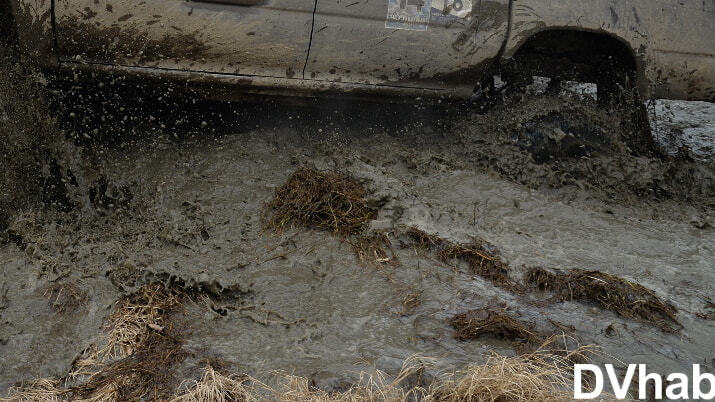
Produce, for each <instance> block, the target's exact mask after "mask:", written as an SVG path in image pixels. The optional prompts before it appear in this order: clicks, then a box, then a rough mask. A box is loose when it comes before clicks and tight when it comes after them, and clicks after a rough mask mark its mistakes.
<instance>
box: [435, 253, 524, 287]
mask: <svg viewBox="0 0 715 402" xmlns="http://www.w3.org/2000/svg"><path fill="white" fill-rule="evenodd" d="M439 255H440V257H441V258H442V259H443V260H445V261H446V260H450V259H458V260H462V261H464V262H466V263H467V264H469V266H470V267H471V268H472V270H473V271H474V272H475V273H476V274H478V275H479V276H481V277H483V278H485V279H487V280H488V281H490V282H492V283H493V284H495V285H496V286H498V287H500V288H503V289H506V290H509V291H511V292H515V293H521V292H523V287H522V286H521V285H520V284H518V283H516V282H514V281H512V280H511V278H509V265H507V264H506V263H505V262H504V261H502V259H501V258H500V257H499V256H498V255H496V254H495V253H492V252H489V251H487V250H486V249H485V247H484V245H483V244H476V243H475V244H455V245H451V246H449V247H447V248H445V249H443V250H442V251H441V252H440V254H439Z"/></svg>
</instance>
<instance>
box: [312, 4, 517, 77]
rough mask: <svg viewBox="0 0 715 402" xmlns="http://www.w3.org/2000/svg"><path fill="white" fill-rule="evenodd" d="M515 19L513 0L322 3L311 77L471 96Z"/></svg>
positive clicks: (317, 20) (314, 42)
mask: <svg viewBox="0 0 715 402" xmlns="http://www.w3.org/2000/svg"><path fill="white" fill-rule="evenodd" d="M507 17H508V0H497V1H487V0H372V1H371V0H318V6H317V11H316V17H315V29H314V32H313V43H312V45H311V52H310V57H309V60H308V65H307V67H306V78H311V79H315V80H324V81H337V82H351V83H368V84H379V85H392V86H406V87H420V88H443V87H445V86H450V87H452V86H454V85H459V86H464V89H467V90H471V88H473V87H474V84H475V83H476V82H478V81H479V79H480V77H481V76H482V74H483V70H484V67H485V66H486V65H487V63H486V62H487V61H489V60H490V59H492V58H494V57H495V56H496V55H497V53H498V51H499V48H500V47H501V45H502V42H503V41H504V39H505V37H506V33H507Z"/></svg>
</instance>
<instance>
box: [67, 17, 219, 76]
mask: <svg viewBox="0 0 715 402" xmlns="http://www.w3.org/2000/svg"><path fill="white" fill-rule="evenodd" d="M57 45H58V47H59V49H61V51H62V54H63V55H64V56H66V57H68V58H69V59H70V60H87V61H96V62H105V63H108V62H112V63H119V64H126V63H127V62H131V61H136V62H137V63H138V64H140V65H144V64H146V63H151V62H154V61H159V60H166V59H181V60H193V61H198V60H200V59H201V58H204V57H208V56H209V53H210V48H209V47H208V46H207V45H205V44H204V42H203V41H202V40H201V39H200V38H199V33H198V32H194V33H185V32H176V33H175V34H173V35H169V34H166V35H164V36H163V37H161V38H159V39H156V38H152V37H150V36H149V35H148V33H147V32H146V31H145V30H142V29H140V28H139V27H137V26H134V25H132V24H128V25H126V26H118V25H114V26H109V27H98V26H97V25H95V24H94V23H92V22H91V21H82V20H80V19H79V18H78V17H71V18H70V17H66V18H63V19H62V20H61V21H59V35H58V44H57ZM214 56H215V55H214Z"/></svg>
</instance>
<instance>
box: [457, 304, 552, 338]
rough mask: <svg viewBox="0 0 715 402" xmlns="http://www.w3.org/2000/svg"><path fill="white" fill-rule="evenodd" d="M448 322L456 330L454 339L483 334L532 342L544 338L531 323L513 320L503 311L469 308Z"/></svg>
mask: <svg viewBox="0 0 715 402" xmlns="http://www.w3.org/2000/svg"><path fill="white" fill-rule="evenodd" d="M450 324H451V325H452V327H454V329H455V330H456V332H455V333H454V337H455V339H458V340H460V341H464V340H469V339H477V338H479V337H481V336H485V335H487V336H494V337H496V338H498V339H506V340H511V341H516V340H522V341H525V342H528V343H533V344H541V343H543V342H544V340H545V339H546V338H545V337H544V336H543V335H542V334H540V333H538V332H537V331H535V330H534V329H533V325H532V324H528V323H524V322H521V321H518V320H515V319H514V318H512V317H510V316H509V315H507V314H506V313H505V312H503V311H494V310H485V309H479V310H471V311H468V312H466V313H462V314H457V315H455V316H454V317H453V318H452V319H451V320H450Z"/></svg>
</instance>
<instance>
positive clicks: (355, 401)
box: [269, 357, 429, 402]
mask: <svg viewBox="0 0 715 402" xmlns="http://www.w3.org/2000/svg"><path fill="white" fill-rule="evenodd" d="M427 364H429V362H428V361H427V360H426V359H422V358H418V357H412V358H409V359H407V360H406V361H405V363H404V364H403V366H402V370H400V372H399V373H398V374H397V376H395V378H394V379H392V380H388V378H387V375H385V373H383V372H381V371H376V372H375V373H374V374H367V373H361V374H360V379H359V380H358V381H357V383H355V384H354V385H353V386H351V387H350V388H348V389H347V390H345V391H340V392H328V391H325V390H322V389H318V388H316V387H315V386H313V385H312V382H311V381H310V380H309V379H307V378H303V377H296V376H291V375H284V376H283V379H282V380H283V381H282V383H281V384H280V385H279V386H278V387H275V388H269V393H270V395H271V396H272V397H271V398H270V399H271V400H275V401H280V402H300V401H307V402H376V401H390V402H392V401H394V402H398V401H412V400H424V399H425V397H426V396H427V390H426V389H424V388H422V387H421V386H420V383H421V379H422V375H423V373H424V369H425V366H426V365H427ZM410 384H411V385H410Z"/></svg>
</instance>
